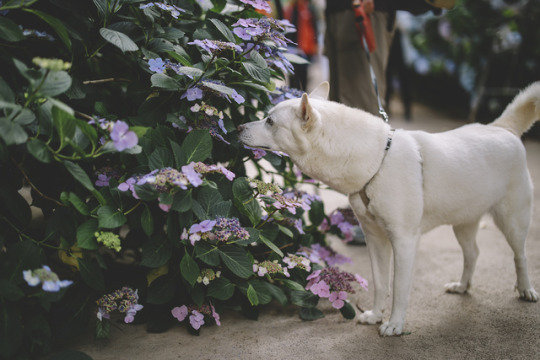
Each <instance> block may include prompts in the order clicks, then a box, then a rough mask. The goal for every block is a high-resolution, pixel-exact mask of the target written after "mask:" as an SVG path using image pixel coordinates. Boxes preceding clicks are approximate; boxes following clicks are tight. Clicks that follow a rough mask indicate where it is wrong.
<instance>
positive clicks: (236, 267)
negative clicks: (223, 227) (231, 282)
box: [219, 245, 253, 279]
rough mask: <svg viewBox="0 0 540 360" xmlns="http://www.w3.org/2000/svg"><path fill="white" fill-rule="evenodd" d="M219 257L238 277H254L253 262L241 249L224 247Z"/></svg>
mask: <svg viewBox="0 0 540 360" xmlns="http://www.w3.org/2000/svg"><path fill="white" fill-rule="evenodd" d="M219 256H220V257H221V260H223V263H224V264H225V266H227V268H228V269H229V270H231V271H232V272H233V273H234V274H235V275H236V276H239V277H241V278H244V279H246V278H248V277H250V276H251V275H253V261H252V260H251V258H250V257H249V255H248V253H247V252H246V251H245V250H244V249H242V248H241V247H238V246H234V245H227V246H223V247H221V248H220V250H219Z"/></svg>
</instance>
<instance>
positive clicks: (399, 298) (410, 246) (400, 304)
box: [379, 235, 419, 336]
mask: <svg viewBox="0 0 540 360" xmlns="http://www.w3.org/2000/svg"><path fill="white" fill-rule="evenodd" d="M418 238H419V236H403V235H401V236H398V237H396V238H392V239H391V242H392V248H393V250H394V286H393V299H392V314H391V315H390V320H389V321H387V322H385V323H383V324H382V325H381V327H380V328H379V333H380V334H381V335H382V336H393V335H401V333H402V332H403V323H404V322H405V313H406V312H407V305H408V303H409V295H410V292H411V283H412V276H413V267H414V257H415V254H416V244H417V243H418Z"/></svg>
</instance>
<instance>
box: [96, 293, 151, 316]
mask: <svg viewBox="0 0 540 360" xmlns="http://www.w3.org/2000/svg"><path fill="white" fill-rule="evenodd" d="M137 292H138V291H137V290H133V289H132V288H129V287H126V286H124V287H123V288H121V289H119V290H116V291H114V292H112V293H111V294H107V295H103V296H102V297H101V298H100V299H99V300H98V301H96V304H97V306H98V311H97V318H98V319H99V321H102V320H103V318H105V319H110V316H111V315H110V314H111V313H112V312H113V311H115V310H118V311H119V312H121V313H123V314H125V316H124V322H125V323H126V324H127V323H130V322H133V320H134V319H135V314H137V311H140V310H141V309H142V308H143V306H142V305H140V304H138V301H139V294H138V293H137Z"/></svg>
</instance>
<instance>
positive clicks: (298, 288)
mask: <svg viewBox="0 0 540 360" xmlns="http://www.w3.org/2000/svg"><path fill="white" fill-rule="evenodd" d="M280 281H281V282H282V283H283V284H285V286H287V287H288V288H289V289H291V290H296V291H305V290H304V287H303V286H302V285H300V284H299V283H297V282H296V281H293V280H289V279H280Z"/></svg>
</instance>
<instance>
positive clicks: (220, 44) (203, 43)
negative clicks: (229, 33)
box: [188, 39, 242, 54]
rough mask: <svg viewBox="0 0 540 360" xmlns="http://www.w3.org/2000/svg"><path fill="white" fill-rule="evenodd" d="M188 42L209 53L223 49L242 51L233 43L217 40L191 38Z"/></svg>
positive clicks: (215, 52)
mask: <svg viewBox="0 0 540 360" xmlns="http://www.w3.org/2000/svg"><path fill="white" fill-rule="evenodd" d="M188 44H189V45H196V46H198V47H200V48H201V49H203V50H204V51H206V52H208V53H210V54H217V53H220V52H222V51H225V50H234V51H238V52H241V51H242V48H241V47H240V46H238V45H236V44H235V43H232V42H226V41H219V40H210V39H204V40H193V41H192V42H188Z"/></svg>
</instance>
